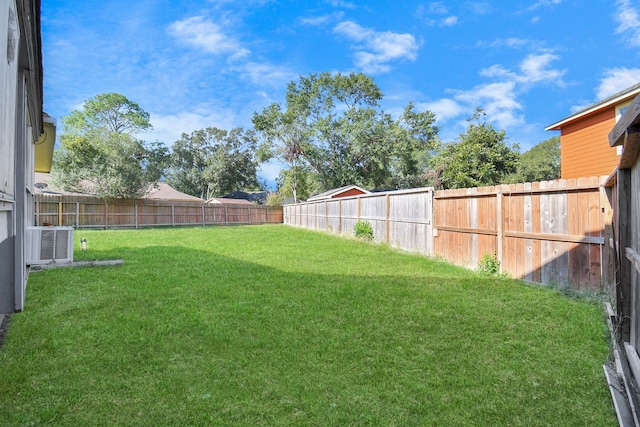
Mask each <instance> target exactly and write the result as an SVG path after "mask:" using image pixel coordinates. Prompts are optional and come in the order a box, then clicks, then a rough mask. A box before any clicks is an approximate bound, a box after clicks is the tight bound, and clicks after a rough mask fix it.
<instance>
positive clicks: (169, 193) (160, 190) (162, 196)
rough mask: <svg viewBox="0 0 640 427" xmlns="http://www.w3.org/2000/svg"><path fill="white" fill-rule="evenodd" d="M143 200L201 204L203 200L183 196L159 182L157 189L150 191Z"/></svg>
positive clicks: (188, 195) (164, 183)
mask: <svg viewBox="0 0 640 427" xmlns="http://www.w3.org/2000/svg"><path fill="white" fill-rule="evenodd" d="M143 199H154V200H188V201H194V202H203V201H204V199H201V198H200V197H196V196H192V195H190V194H185V193H183V192H181V191H178V190H176V189H175V188H173V187H172V186H170V185H169V184H167V183H166V182H159V183H158V187H157V188H154V189H152V190H151V191H150V192H149V194H147V195H146V196H144V197H143Z"/></svg>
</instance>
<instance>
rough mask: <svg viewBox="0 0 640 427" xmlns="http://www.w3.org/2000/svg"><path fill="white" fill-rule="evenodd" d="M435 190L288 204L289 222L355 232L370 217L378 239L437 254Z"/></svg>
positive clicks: (286, 213)
mask: <svg viewBox="0 0 640 427" xmlns="http://www.w3.org/2000/svg"><path fill="white" fill-rule="evenodd" d="M432 202H433V190H432V189H430V188H421V189H415V190H406V191H393V192H385V193H373V194H367V195H363V196H358V197H344V198H339V199H330V200H320V201H316V202H308V203H298V204H295V205H286V206H284V208H283V210H284V212H283V215H284V222H285V224H290V225H296V226H301V227H306V228H313V229H316V230H326V231H332V232H335V233H339V234H343V235H352V234H353V226H354V225H355V224H356V222H358V221H360V220H363V221H364V220H366V221H368V222H369V223H371V225H372V226H373V235H374V239H375V240H376V241H379V242H386V243H388V244H390V245H392V246H395V247H398V248H401V249H403V250H406V251H412V252H418V253H421V254H424V255H429V256H431V255H433V234H432V230H433V229H432V226H431V215H432V212H433V207H432Z"/></svg>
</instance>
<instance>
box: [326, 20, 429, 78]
mask: <svg viewBox="0 0 640 427" xmlns="http://www.w3.org/2000/svg"><path fill="white" fill-rule="evenodd" d="M333 31H334V32H335V33H336V34H339V35H342V36H345V37H346V38H348V39H350V40H352V41H354V42H358V43H359V45H358V46H356V50H357V51H356V53H355V60H356V64H357V65H358V66H359V67H360V68H362V69H363V70H364V72H366V73H371V74H377V73H384V72H387V71H389V70H391V66H390V65H389V62H392V61H398V60H403V59H408V60H414V59H416V57H417V52H418V48H419V47H420V44H419V43H418V42H417V41H416V38H415V37H414V36H413V35H411V34H407V33H393V32H391V31H383V32H378V31H375V30H373V29H370V28H365V27H362V26H360V25H358V24H356V23H355V22H352V21H344V22H341V23H339V24H338V25H336V26H335V27H334V29H333Z"/></svg>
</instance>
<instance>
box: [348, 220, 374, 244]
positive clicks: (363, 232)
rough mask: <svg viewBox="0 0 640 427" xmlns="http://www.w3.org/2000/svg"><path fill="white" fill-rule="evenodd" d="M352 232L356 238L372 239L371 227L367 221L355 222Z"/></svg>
mask: <svg viewBox="0 0 640 427" xmlns="http://www.w3.org/2000/svg"><path fill="white" fill-rule="evenodd" d="M353 233H354V234H355V236H356V237H358V238H362V239H365V240H373V227H372V226H371V224H370V223H369V222H368V221H358V222H356V224H355V225H354V226H353Z"/></svg>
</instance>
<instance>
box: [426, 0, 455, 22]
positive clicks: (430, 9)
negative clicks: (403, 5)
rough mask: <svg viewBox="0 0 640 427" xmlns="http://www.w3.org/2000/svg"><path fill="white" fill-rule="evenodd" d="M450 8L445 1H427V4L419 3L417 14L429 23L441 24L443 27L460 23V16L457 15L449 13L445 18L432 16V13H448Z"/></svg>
mask: <svg viewBox="0 0 640 427" xmlns="http://www.w3.org/2000/svg"><path fill="white" fill-rule="evenodd" d="M448 13H449V9H448V8H447V6H446V5H445V4H444V3H443V2H433V3H427V4H426V5H422V4H421V5H419V6H418V8H417V9H416V15H417V16H418V17H419V18H420V19H422V21H423V22H424V23H426V24H427V25H430V26H433V25H440V26H441V27H452V26H454V25H456V24H457V23H458V17H457V16H455V15H449V16H446V17H445V18H438V19H435V18H432V17H431V16H432V15H447V14H448Z"/></svg>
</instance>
